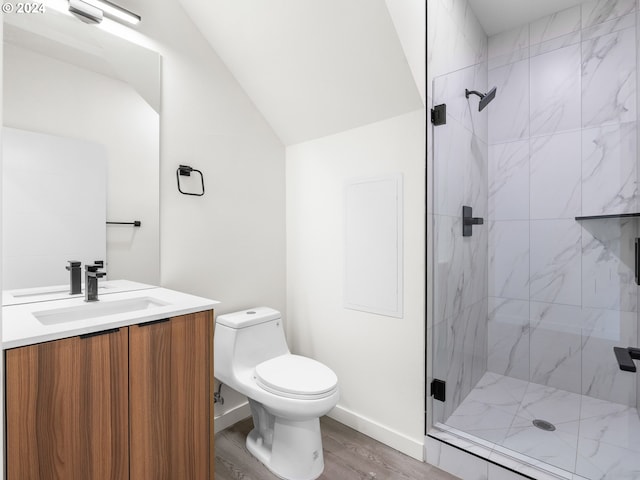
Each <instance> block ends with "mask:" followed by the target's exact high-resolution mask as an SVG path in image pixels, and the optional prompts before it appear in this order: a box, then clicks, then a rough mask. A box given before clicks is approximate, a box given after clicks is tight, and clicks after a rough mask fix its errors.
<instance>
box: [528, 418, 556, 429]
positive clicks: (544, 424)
mask: <svg viewBox="0 0 640 480" xmlns="http://www.w3.org/2000/svg"><path fill="white" fill-rule="evenodd" d="M533 426H534V427H538V428H539V429H540V430H545V431H547V432H553V431H554V430H555V429H556V427H555V425H554V424H553V423H551V422H547V421H546V420H540V419H538V418H536V419H535V420H534V421H533Z"/></svg>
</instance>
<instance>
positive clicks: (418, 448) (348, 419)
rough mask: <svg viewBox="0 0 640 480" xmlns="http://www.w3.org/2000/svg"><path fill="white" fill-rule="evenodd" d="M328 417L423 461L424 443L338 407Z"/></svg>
mask: <svg viewBox="0 0 640 480" xmlns="http://www.w3.org/2000/svg"><path fill="white" fill-rule="evenodd" d="M328 416H329V417H331V418H333V419H334V420H336V421H338V422H340V423H343V424H344V425H346V426H348V427H351V428H353V429H354V430H357V431H358V432H360V433H363V434H365V435H367V436H369V437H371V438H373V439H374V440H377V441H379V442H381V443H384V444H385V445H388V446H390V447H391V448H394V449H396V450H398V451H399V452H402V453H404V454H405V455H409V456H410V457H413V458H415V459H417V460H420V461H421V462H423V461H424V443H423V442H421V441H419V440H415V439H413V438H410V437H407V436H406V435H404V434H402V433H400V432H397V431H395V430H392V429H390V428H389V427H386V426H384V425H381V424H379V423H378V422H375V421H374V420H371V419H370V418H366V417H363V416H362V415H359V414H357V413H355V412H352V411H351V410H348V409H346V408H344V407H341V406H339V405H338V406H337V407H335V408H334V409H333V410H332V411H331V412H330V413H329V415H328Z"/></svg>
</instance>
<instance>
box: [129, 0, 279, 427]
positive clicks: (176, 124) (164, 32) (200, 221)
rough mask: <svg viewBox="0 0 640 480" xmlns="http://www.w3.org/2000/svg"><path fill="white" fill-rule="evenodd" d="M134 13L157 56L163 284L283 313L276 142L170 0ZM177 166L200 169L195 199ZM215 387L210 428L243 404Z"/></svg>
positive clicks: (229, 307) (229, 305)
mask: <svg viewBox="0 0 640 480" xmlns="http://www.w3.org/2000/svg"><path fill="white" fill-rule="evenodd" d="M141 13H142V14H143V19H144V21H143V22H142V23H140V25H139V30H140V31H141V32H142V33H143V34H145V35H147V36H148V37H149V38H150V39H151V41H150V43H149V46H151V47H154V48H155V49H156V50H157V51H158V52H160V54H161V55H162V115H161V128H160V131H161V141H160V217H161V233H160V238H161V242H160V243H161V284H162V286H164V287H167V288H173V289H176V290H180V291H184V292H188V293H192V294H196V295H202V296H205V297H209V298H213V299H216V300H220V301H221V302H222V303H221V304H220V306H219V308H218V309H216V314H221V313H226V312H231V311H236V310H239V309H243V308H249V307H252V306H256V305H268V306H271V307H273V308H276V309H278V310H281V311H282V312H285V308H286V303H285V173H284V172H285V171H284V168H285V163H284V162H285V155H284V147H283V145H282V144H281V143H280V141H279V139H278V138H277V137H276V136H275V134H274V133H273V131H272V130H271V128H270V126H269V125H268V124H267V123H266V122H265V120H264V119H263V117H262V116H261V115H260V114H259V112H258V111H257V110H256V108H255V107H254V105H253V104H252V102H251V100H250V99H249V98H248V97H247V95H246V94H245V93H244V91H243V90H242V89H241V88H240V86H239V85H238V83H237V82H236V81H235V79H234V78H233V76H232V75H231V74H230V73H229V71H228V70H227V68H226V67H225V65H224V64H223V63H222V61H221V60H220V59H219V58H218V56H217V55H216V53H215V52H214V51H213V50H212V49H211V47H210V46H209V44H208V43H207V42H206V40H205V39H204V37H203V36H202V35H201V34H200V32H199V31H198V29H197V28H196V26H195V25H194V24H193V23H192V22H191V20H190V19H189V18H188V17H187V15H186V14H185V12H184V11H183V10H182V8H181V7H180V6H179V5H178V3H177V2H175V1H170V2H161V3H158V4H154V5H153V6H152V8H150V9H149V11H148V12H141ZM179 164H187V165H191V166H192V167H194V168H197V169H199V170H202V172H203V173H204V177H205V178H204V179H205V188H206V193H205V195H204V196H203V197H192V196H186V195H181V194H180V193H179V192H178V189H177V186H176V175H175V173H176V169H177V167H178V165H179ZM222 393H223V395H224V397H225V404H224V406H223V407H221V408H220V406H218V405H217V406H216V429H218V428H220V427H223V426H224V425H225V423H224V420H222V419H221V417H220V416H221V415H223V414H224V413H225V412H228V411H230V410H234V408H235V407H237V406H238V405H240V404H242V403H243V402H244V399H243V398H242V397H240V396H239V395H234V394H233V392H231V391H230V390H229V389H228V388H227V387H225V388H223V390H222ZM243 414H248V409H245V410H244V411H243Z"/></svg>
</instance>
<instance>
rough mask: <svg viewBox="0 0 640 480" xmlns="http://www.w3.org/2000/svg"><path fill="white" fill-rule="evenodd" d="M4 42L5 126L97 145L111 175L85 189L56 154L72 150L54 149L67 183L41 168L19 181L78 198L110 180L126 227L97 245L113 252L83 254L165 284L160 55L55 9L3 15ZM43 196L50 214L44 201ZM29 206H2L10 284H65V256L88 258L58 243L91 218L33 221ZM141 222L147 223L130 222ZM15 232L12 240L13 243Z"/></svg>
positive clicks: (109, 201)
mask: <svg viewBox="0 0 640 480" xmlns="http://www.w3.org/2000/svg"><path fill="white" fill-rule="evenodd" d="M27 17H28V18H27ZM3 40H4V58H3V64H4V65H3V66H4V68H3V89H4V92H3V93H4V97H3V126H4V127H5V128H6V129H7V130H9V129H10V130H11V131H13V132H15V131H26V133H33V134H39V135H46V136H48V137H46V138H53V139H56V138H57V139H59V141H61V142H67V143H69V142H71V143H73V142H75V143H76V144H80V145H86V144H91V145H93V146H94V147H95V149H97V151H101V149H102V151H104V152H105V153H106V179H100V181H98V179H96V188H95V189H92V188H91V187H89V188H87V186H86V183H87V180H86V179H81V177H80V174H79V173H78V171H79V169H75V168H69V167H68V162H66V161H67V160H68V159H67V158H65V159H62V158H59V157H61V156H65V157H66V156H67V155H64V154H60V155H57V156H56V154H54V153H52V152H53V150H48V152H49V155H48V156H47V158H46V162H48V163H50V164H51V165H49V166H50V168H47V169H46V170H49V171H53V172H55V171H56V170H57V171H58V176H59V177H63V176H64V177H65V181H55V180H52V178H54V177H52V176H51V175H49V177H48V178H45V179H43V178H42V173H43V172H42V170H45V169H43V168H33V169H32V170H31V171H28V172H27V173H26V174H25V172H22V178H26V179H28V180H27V181H29V182H30V181H31V180H32V181H33V182H34V184H38V182H41V184H42V185H48V189H49V190H51V191H52V192H53V191H54V190H55V189H56V188H57V187H59V189H60V190H66V191H65V192H63V193H65V194H66V196H67V197H71V198H72V199H73V200H74V201H77V202H81V203H82V202H84V203H86V202H87V201H88V198H87V197H88V196H92V197H93V196H94V195H96V196H97V195H98V192H99V190H100V187H99V186H98V184H99V183H101V182H102V180H106V205H105V209H106V210H105V211H106V221H107V222H124V223H125V224H122V225H121V224H107V225H106V228H104V229H103V230H104V231H105V234H104V235H103V236H104V237H105V238H104V245H96V249H95V250H93V249H92V250H91V251H96V252H105V251H106V258H94V259H91V260H87V259H85V258H82V260H83V261H84V262H85V263H86V262H87V261H93V260H105V264H106V266H105V270H106V271H107V275H108V277H107V278H109V279H111V280H117V279H127V280H133V281H137V282H143V283H150V284H156V285H157V284H159V283H160V246H159V143H160V132H159V130H160V115H159V112H160V60H161V59H160V55H159V54H157V53H156V52H152V51H150V50H147V49H145V48H142V47H140V46H138V45H136V44H133V43H131V42H128V41H127V40H124V39H123V38H120V37H117V36H115V35H113V34H111V33H108V32H106V31H103V30H101V29H100V28H98V27H96V26H94V25H87V24H84V23H82V22H80V21H78V20H77V19H76V18H74V17H72V16H68V15H65V14H62V13H59V12H56V11H54V10H50V9H48V10H47V12H46V13H45V14H39V15H4V39H3ZM18 138H22V137H21V136H20V135H18ZM26 138H30V137H26ZM95 149H94V151H95ZM44 150H46V149H44ZM41 151H42V149H41ZM81 151H82V150H81ZM89 156H92V155H89ZM58 161H59V165H58ZM65 162H66V163H65ZM65 165H67V166H65ZM3 168H4V167H3ZM103 171H104V169H103ZM3 173H4V172H3ZM96 176H97V175H96ZM52 183H54V185H51V184H52ZM79 183H82V185H79ZM90 183H92V182H90ZM5 187H7V185H5ZM13 187H14V188H13V190H14V191H15V190H16V189H19V186H15V185H14V186H13ZM5 190H9V191H10V190H11V188H3V192H4V191H5ZM69 191H70V192H69ZM54 193H55V192H53V193H50V198H52V197H53V195H54ZM3 197H5V198H6V196H5V195H4V193H3ZM42 197H43V198H42V199H41V200H40V202H41V204H42V205H41V206H42V210H45V207H46V205H43V203H45V202H46V201H47V200H46V198H47V197H46V195H42ZM31 198H33V197H31ZM92 201H94V202H95V199H93V198H92ZM12 203H13V204H12ZM22 203H27V202H21V205H17V204H16V201H15V200H13V202H11V201H9V202H6V201H5V202H3V207H2V208H3V239H5V241H4V242H3V252H2V253H3V267H4V268H3V288H4V289H6V290H8V289H15V288H29V287H41V286H49V285H52V284H59V285H62V284H64V283H66V282H68V278H69V274H68V272H67V271H66V270H65V266H66V265H67V263H66V261H67V260H77V259H79V258H75V257H76V256H80V255H83V256H87V255H91V254H89V253H86V252H82V253H81V252H80V251H79V250H78V249H77V248H76V247H72V246H69V247H68V248H67V249H66V250H65V245H66V244H69V245H71V243H73V242H66V243H65V242H60V239H61V238H64V237H65V235H66V238H74V239H77V238H78V236H83V235H84V233H86V231H87V230H88V226H87V225H86V224H84V225H83V223H86V222H73V223H72V222H69V221H68V219H67V218H66V217H65V212H64V211H57V210H63V209H61V208H50V206H49V211H50V212H51V213H50V218H49V219H48V221H46V222H44V221H43V222H38V221H37V222H29V216H28V215H25V216H22V215H18V214H16V213H17V212H18V211H19V210H20V209H21V208H22V207H24V205H22ZM28 203H31V204H33V203H35V202H28ZM96 203H100V202H96ZM30 208H32V209H33V208H38V206H37V205H36V206H35V207H34V205H30ZM103 215H104V213H103ZM41 217H42V215H41ZM103 218H104V217H103ZM134 221H139V222H140V226H139V227H137V226H134V225H128V224H126V223H129V222H134ZM8 222H9V223H8ZM100 223H102V220H101V221H100ZM72 225H73V226H72ZM76 227H79V229H77V230H74V231H73V233H70V232H69V229H71V228H76ZM63 233H64V235H63ZM15 234H18V236H17V237H16V235H15ZM8 235H13V236H12V238H10V239H9V241H6V239H7V236H8ZM20 235H22V238H21V237H20ZM87 238H92V239H91V240H87V242H85V243H90V244H91V246H92V248H93V244H94V243H96V244H99V243H101V242H102V240H96V236H95V235H93V236H92V235H88V236H87ZM60 243H62V244H63V245H62V246H61V247H60V246H59V245H58V246H57V247H56V248H54V244H60ZM76 243H82V242H76ZM85 246H86V244H85ZM54 250H55V252H54ZM97 255H99V253H97ZM67 257H68V258H67ZM52 282H53V283H52Z"/></svg>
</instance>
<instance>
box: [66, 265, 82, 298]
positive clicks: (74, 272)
mask: <svg viewBox="0 0 640 480" xmlns="http://www.w3.org/2000/svg"><path fill="white" fill-rule="evenodd" d="M65 268H66V269H67V270H69V272H70V274H69V277H70V278H69V283H70V291H69V295H76V294H78V293H82V262H78V261H77V260H69V265H67V266H66V267H65Z"/></svg>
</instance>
